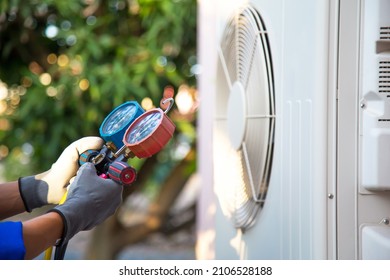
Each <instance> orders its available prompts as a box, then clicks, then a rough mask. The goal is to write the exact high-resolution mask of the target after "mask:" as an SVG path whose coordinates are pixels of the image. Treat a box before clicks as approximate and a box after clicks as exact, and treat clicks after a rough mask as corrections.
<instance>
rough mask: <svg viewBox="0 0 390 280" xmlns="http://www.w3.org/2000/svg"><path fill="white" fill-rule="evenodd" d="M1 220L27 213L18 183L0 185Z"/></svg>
mask: <svg viewBox="0 0 390 280" xmlns="http://www.w3.org/2000/svg"><path fill="white" fill-rule="evenodd" d="M0 193H1V195H0V206H1V207H0V220H2V219H5V218H8V217H11V216H14V215H16V214H20V213H22V212H24V211H26V209H25V207H24V203H23V200H22V197H21V196H20V192H19V185H18V182H17V181H13V182H7V183H2V184H0Z"/></svg>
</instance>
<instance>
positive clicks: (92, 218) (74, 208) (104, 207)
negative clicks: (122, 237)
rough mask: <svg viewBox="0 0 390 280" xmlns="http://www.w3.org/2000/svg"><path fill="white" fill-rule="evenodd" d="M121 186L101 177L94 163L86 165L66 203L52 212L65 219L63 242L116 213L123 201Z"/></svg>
mask: <svg viewBox="0 0 390 280" xmlns="http://www.w3.org/2000/svg"><path fill="white" fill-rule="evenodd" d="M122 189H123V187H122V185H119V184H118V183H115V182H114V181H113V180H111V179H103V178H101V177H99V176H98V175H97V174H96V168H95V166H94V165H93V164H92V163H85V164H83V165H82V166H81V167H80V169H79V171H78V173H77V176H76V177H75V180H74V181H73V182H72V184H71V185H70V187H69V190H68V195H67V198H66V201H65V203H64V204H61V205H58V206H56V207H54V208H53V209H52V210H50V211H49V212H52V211H53V212H57V213H59V214H60V215H61V216H62V218H63V220H64V226H65V228H64V234H63V238H62V242H68V241H69V240H70V239H71V238H72V237H73V236H74V235H75V234H76V233H78V232H79V231H83V230H89V229H92V228H93V227H95V226H97V225H98V224H100V223H102V222H103V221H104V220H105V219H107V218H108V217H109V216H111V215H113V214H114V213H115V211H116V209H117V208H118V207H119V205H120V203H121V202H122Z"/></svg>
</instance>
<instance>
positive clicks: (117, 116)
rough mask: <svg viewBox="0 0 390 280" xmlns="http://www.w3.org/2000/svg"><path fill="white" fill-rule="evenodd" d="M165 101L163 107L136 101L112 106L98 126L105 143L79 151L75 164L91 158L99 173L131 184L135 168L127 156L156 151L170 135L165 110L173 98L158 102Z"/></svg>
mask: <svg viewBox="0 0 390 280" xmlns="http://www.w3.org/2000/svg"><path fill="white" fill-rule="evenodd" d="M167 102H169V106H168V108H167V109H166V110H165V111H163V110H162V109H160V108H154V109H151V110H148V111H145V110H144V109H143V108H142V107H141V106H140V105H139V104H138V102H136V101H128V102H126V103H123V104H121V105H120V106H118V107H116V108H115V109H114V110H112V111H111V113H110V114H108V116H107V117H106V118H105V119H104V121H103V122H102V124H101V126H100V129H99V133H100V137H101V138H103V140H104V141H105V144H104V145H103V147H102V148H101V149H100V150H87V151H85V152H83V153H82V154H81V155H80V157H79V164H80V165H82V164H84V163H86V162H92V163H93V164H94V165H95V167H96V170H97V172H98V175H99V176H101V177H103V178H110V179H112V180H114V181H116V182H117V183H119V184H122V185H124V186H129V185H131V184H132V183H133V182H134V181H135V180H136V177H137V172H136V170H135V169H134V168H133V167H131V166H130V165H129V164H128V160H129V159H130V158H133V157H138V158H147V157H150V156H152V155H154V154H156V153H158V152H159V151H160V150H161V149H162V148H163V147H164V146H165V145H166V144H167V143H168V142H169V140H170V139H171V138H172V136H173V133H174V131H175V125H174V123H173V122H172V120H171V119H169V118H168V116H167V113H168V112H169V110H170V109H171V108H172V106H173V103H174V100H173V98H167V99H165V100H163V101H162V104H165V103H167Z"/></svg>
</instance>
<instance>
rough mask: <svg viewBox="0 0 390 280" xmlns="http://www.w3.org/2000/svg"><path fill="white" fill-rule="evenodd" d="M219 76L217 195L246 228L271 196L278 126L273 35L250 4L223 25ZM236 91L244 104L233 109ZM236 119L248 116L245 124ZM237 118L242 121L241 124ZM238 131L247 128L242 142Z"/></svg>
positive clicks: (216, 158)
mask: <svg viewBox="0 0 390 280" xmlns="http://www.w3.org/2000/svg"><path fill="white" fill-rule="evenodd" d="M217 77H218V81H217V82H218V92H217V100H216V101H217V110H216V112H217V116H216V125H215V132H216V133H215V137H214V139H215V140H214V141H215V142H214V143H215V145H214V151H215V155H214V160H215V173H216V174H215V178H216V179H215V180H216V182H215V183H216V190H217V196H218V198H219V200H220V203H221V206H222V209H223V211H224V213H225V214H226V215H228V216H229V217H230V218H231V220H232V222H233V223H234V225H235V227H237V228H242V229H245V228H248V227H250V226H251V225H253V223H254V220H255V217H256V214H257V213H258V212H259V210H260V209H261V208H262V207H263V206H264V203H265V200H266V195H267V191H268V183H269V178H270V173H271V165H272V155H273V141H274V129H275V104H274V85H273V74H272V61H271V52H270V49H269V41H268V34H267V31H266V29H265V25H264V23H263V21H262V19H261V17H260V14H259V13H258V12H257V11H256V10H255V9H254V8H253V7H252V6H250V5H247V6H245V7H241V8H240V9H238V10H236V13H235V14H234V16H232V17H231V19H230V20H229V21H228V23H227V25H226V27H225V29H224V33H223V36H222V40H221V43H220V48H219V63H218V76H217ZM237 84H239V85H240V86H239V87H238V88H242V89H243V90H242V91H243V92H242V94H241V95H240V94H238V95H237V93H236V92H235V89H236V88H237ZM237 96H241V98H242V102H240V103H243V104H244V106H243V107H244V108H240V110H236V111H234V106H235V104H231V102H237ZM227 108H229V110H227ZM231 108H233V110H232V109H231ZM235 112H236V114H235ZM240 114H242V115H240ZM236 118H240V119H244V124H241V123H242V122H237V121H235V119H236ZM236 123H240V125H241V126H240V127H239V128H238V127H236V126H235V124H236ZM238 130H239V131H244V132H243V137H242V141H241V142H239V145H237V139H239V140H240V139H241V138H240V137H238V138H234V140H232V135H233V136H234V134H235V133H236V131H238ZM233 142H234V144H233Z"/></svg>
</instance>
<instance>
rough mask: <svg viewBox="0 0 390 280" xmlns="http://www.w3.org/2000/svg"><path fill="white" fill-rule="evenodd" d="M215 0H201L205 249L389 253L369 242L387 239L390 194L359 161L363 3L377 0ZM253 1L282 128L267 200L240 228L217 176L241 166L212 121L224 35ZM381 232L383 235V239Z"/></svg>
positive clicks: (240, 254) (267, 255)
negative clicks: (218, 148)
mask: <svg viewBox="0 0 390 280" xmlns="http://www.w3.org/2000/svg"><path fill="white" fill-rule="evenodd" d="M375 1H376V2H380V0H375ZM375 1H372V2H375ZM382 1H386V0H382ZM212 2H213V3H209V2H208V1H206V0H202V1H199V7H200V8H199V11H200V17H199V18H200V28H199V39H200V40H199V41H200V43H199V61H200V64H201V65H202V69H203V72H202V74H201V76H200V79H199V91H200V96H201V99H202V105H201V107H200V114H199V171H200V174H201V177H202V186H203V189H202V194H201V197H200V200H199V206H200V207H199V208H200V210H199V218H198V238H199V239H198V247H197V255H198V258H201V259H202V258H216V259H358V258H383V257H386V256H388V254H386V251H385V252H384V251H383V249H382V250H377V251H380V254H378V255H377V256H375V254H374V255H373V254H372V250H371V251H364V250H365V249H364V248H367V246H370V247H371V246H378V249H379V248H380V247H381V246H382V247H383V244H385V246H387V245H386V244H388V243H389V242H388V240H389V239H390V237H389V236H386V234H387V233H388V232H389V231H388V230H386V229H387V228H384V227H386V215H389V216H390V196H389V194H388V193H387V192H383V191H382V192H378V191H377V190H375V189H369V188H368V189H367V188H365V187H364V186H363V184H362V181H363V180H362V179H361V177H360V176H361V174H363V173H360V169H359V168H361V166H363V164H362V162H361V158H362V155H363V152H362V150H361V149H362V146H360V145H361V143H362V141H361V139H360V138H359V135H360V133H361V131H360V130H359V128H361V126H362V122H361V119H360V118H359V115H360V116H361V115H362V112H361V111H359V110H361V108H360V102H361V100H362V98H363V96H364V92H362V91H361V88H363V87H362V86H361V84H362V79H363V77H365V75H364V71H362V69H361V68H359V66H360V65H361V63H362V61H364V59H365V55H364V52H363V48H362V45H363V44H364V43H363V42H362V41H361V38H363V36H362V30H364V24H365V23H364V20H363V19H365V21H367V20H368V18H364V15H365V13H366V7H365V5H366V4H367V3H370V1H363V0H362V1H354V0H340V1H338V0H331V1H326V0H321V1H310V0H297V1H286V0H272V1H268V0H252V1H242V0H241V1H233V0H232V1H222V0H219V1H212ZM247 4H250V5H252V6H253V7H254V8H255V9H256V10H257V11H258V12H259V13H260V15H261V17H262V18H263V20H264V23H265V26H266V29H267V31H268V36H269V40H270V48H271V53H272V62H273V75H274V85H275V102H276V103H275V104H276V130H275V143H274V157H273V163H272V173H271V179H270V183H269V190H268V194H267V200H266V203H265V204H264V207H263V208H262V209H261V211H260V212H259V213H258V215H257V218H256V221H255V224H254V225H253V226H252V227H251V228H249V229H247V230H245V231H242V230H240V229H236V228H235V227H234V226H233V225H232V223H231V220H230V217H229V215H228V213H227V212H226V210H225V209H224V204H225V203H226V202H224V201H223V199H221V196H220V194H219V193H218V192H219V190H221V189H223V187H224V186H219V185H218V184H220V182H222V181H221V180H220V179H219V178H221V177H229V176H234V174H232V173H229V172H226V169H224V168H223V166H221V164H223V163H224V161H225V162H226V161H227V160H228V159H227V158H226V157H224V155H223V154H217V153H215V145H218V144H219V143H215V137H214V136H215V133H216V126H215V121H214V123H212V122H211V120H213V119H214V116H215V111H216V110H215V108H218V106H219V104H217V103H216V98H215V97H216V96H217V95H218V94H219V91H220V90H221V86H220V85H219V84H218V77H217V72H218V67H217V64H218V52H217V49H218V44H220V39H221V36H222V33H223V30H224V28H225V25H226V22H227V21H228V20H229V18H230V17H231V16H232V15H233V14H234V11H235V10H236V9H238V8H239V7H241V6H242V5H247ZM371 4H372V3H371ZM373 5H376V4H375V3H374V4H373ZM248 102H250V101H248ZM213 141H214V143H213ZM211 155H213V160H210V156H211ZM367 168H370V167H369V166H368V167H367ZM224 170H225V172H223V171H224ZM389 174H390V172H389ZM225 181H228V180H225ZM389 185H390V184H389ZM384 221H385V222H384ZM378 227H379V228H378ZM377 229H378V230H377ZM376 236H380V238H378V239H377V241H378V242H376V241H375V240H376V239H375V238H376ZM386 238H389V239H386ZM367 244H369V245H367ZM374 251H375V250H374Z"/></svg>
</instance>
